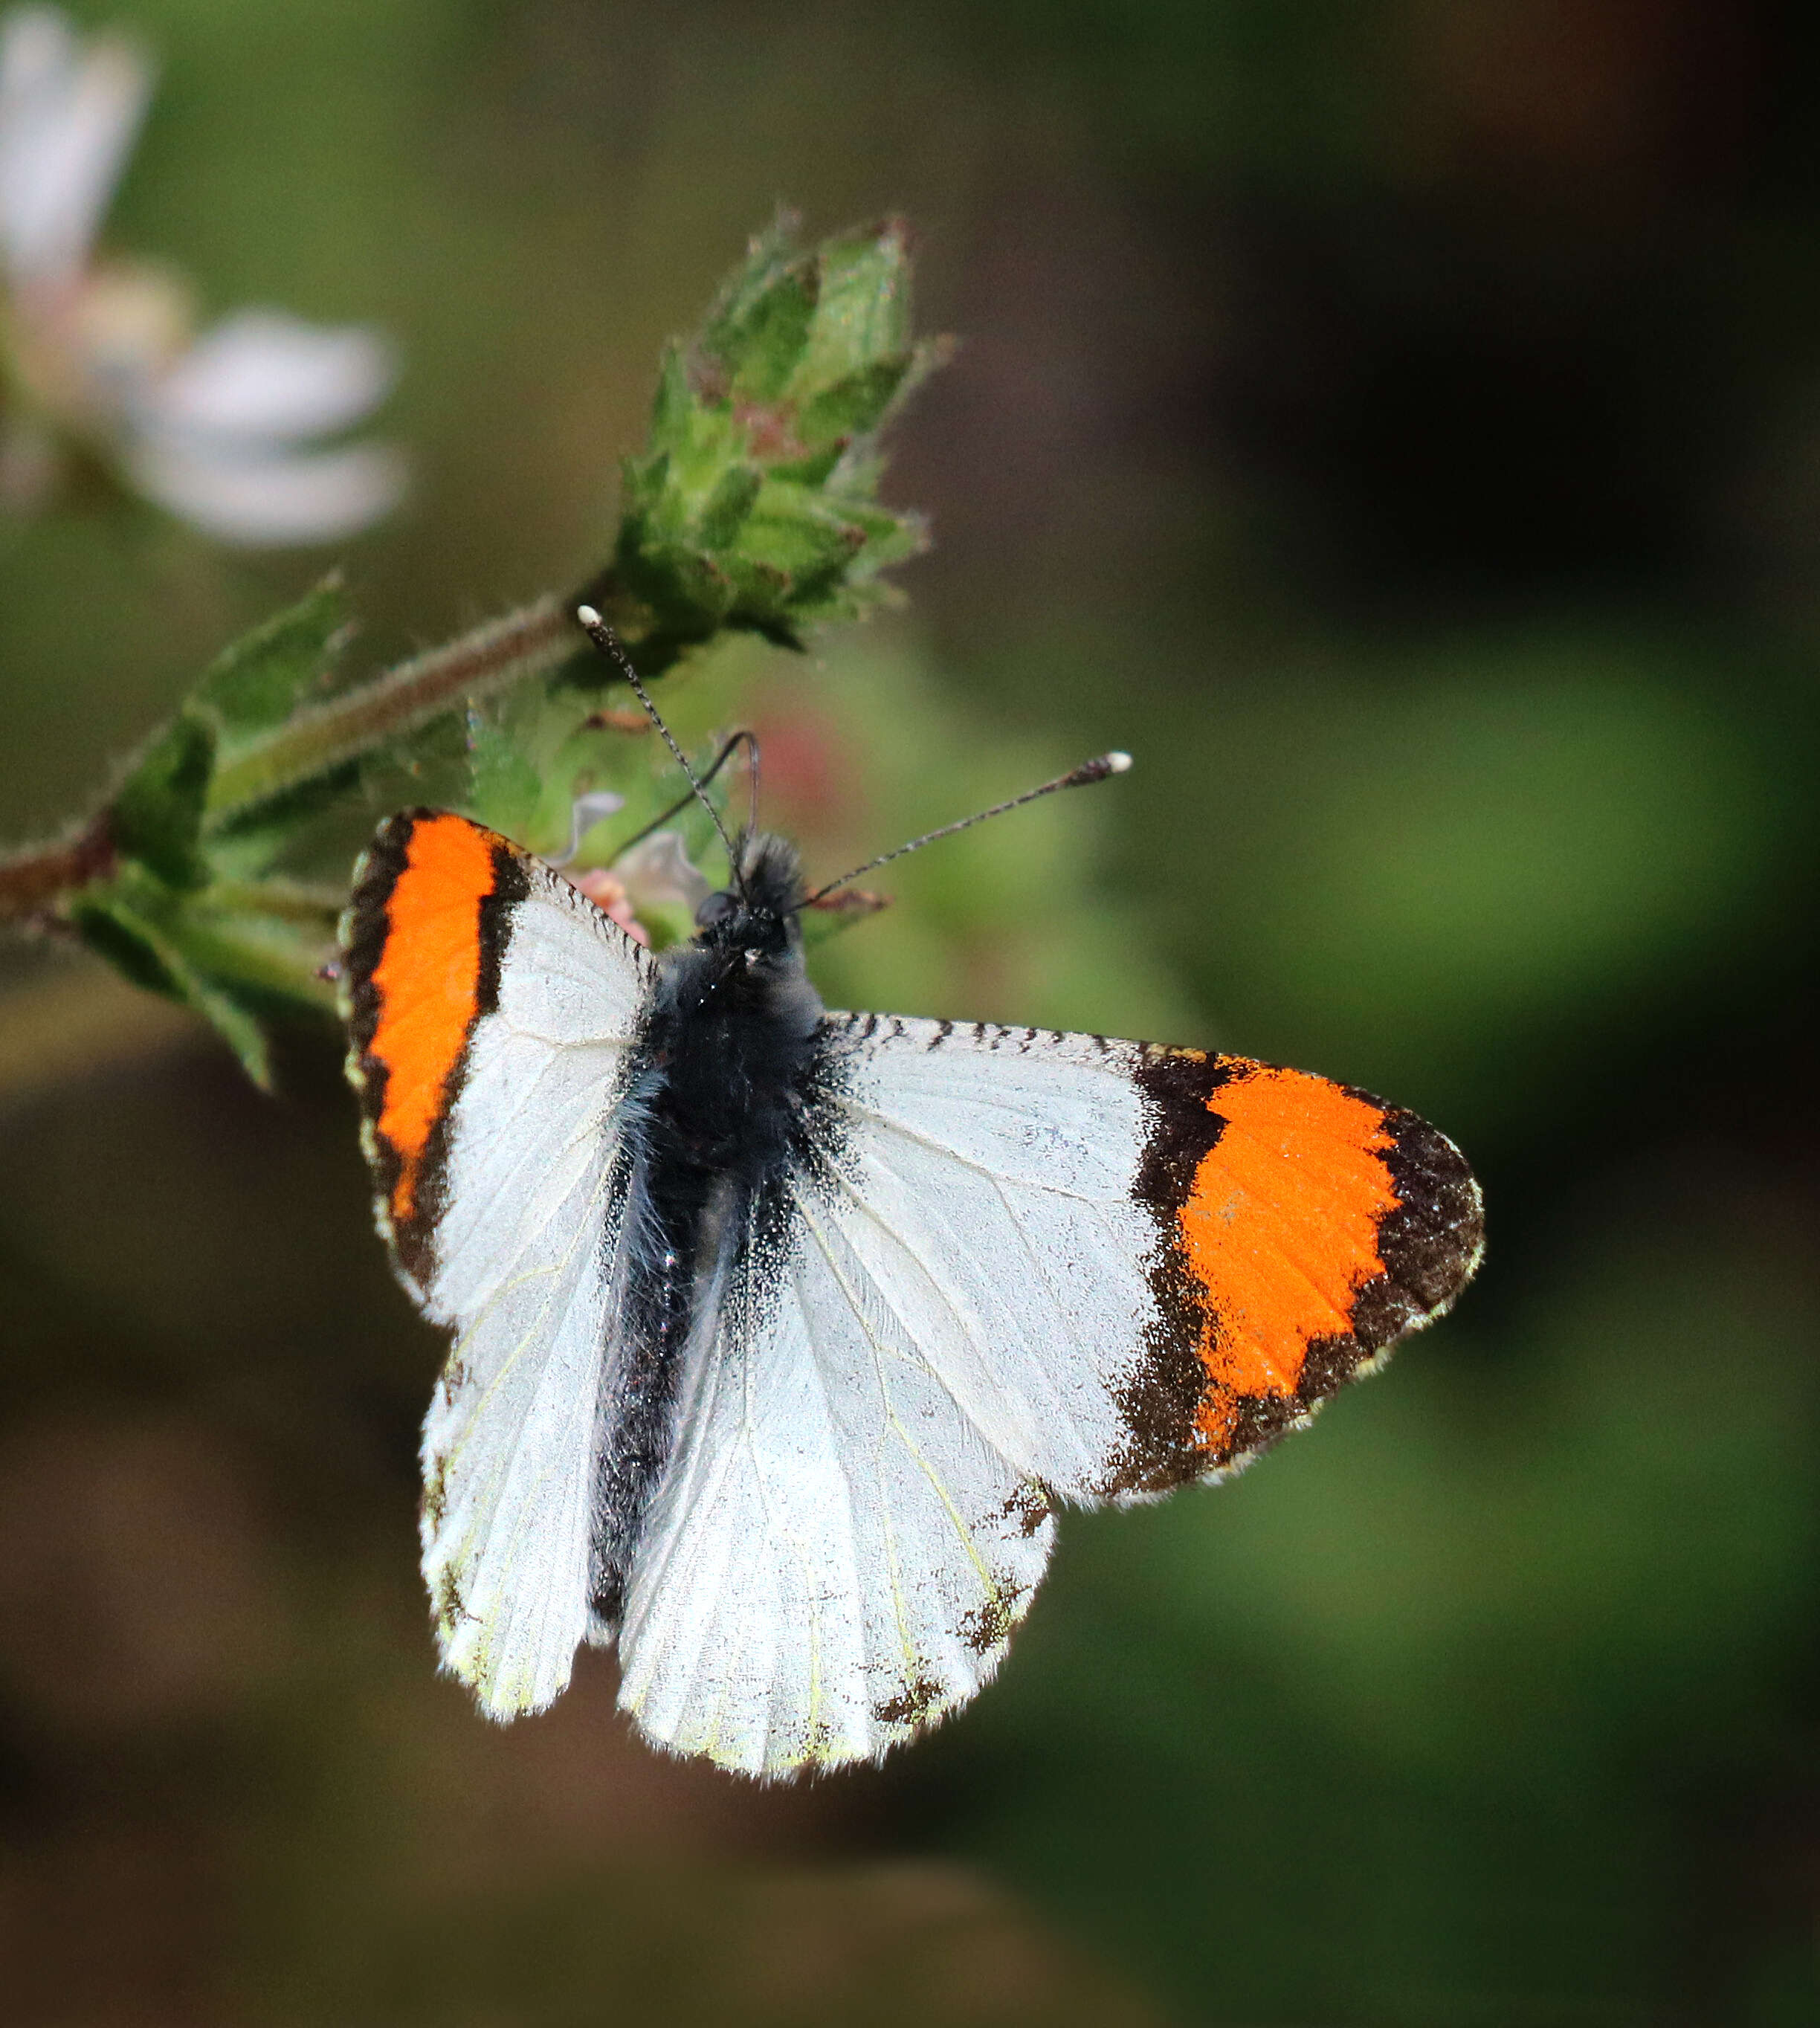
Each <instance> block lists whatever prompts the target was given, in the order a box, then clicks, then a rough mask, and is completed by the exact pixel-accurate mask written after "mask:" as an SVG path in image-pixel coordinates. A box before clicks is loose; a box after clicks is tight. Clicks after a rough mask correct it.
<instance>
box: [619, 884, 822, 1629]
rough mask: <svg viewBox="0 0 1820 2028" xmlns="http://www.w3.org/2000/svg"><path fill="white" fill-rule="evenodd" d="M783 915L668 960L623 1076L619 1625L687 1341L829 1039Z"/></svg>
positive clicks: (788, 1154)
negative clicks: (626, 1249) (627, 1235)
mask: <svg viewBox="0 0 1820 2028" xmlns="http://www.w3.org/2000/svg"><path fill="white" fill-rule="evenodd" d="M821 1014H822V1007H821V1002H820V1001H819V998H818V997H816V992H815V990H814V988H813V987H812V986H811V985H810V984H809V983H808V979H807V977H806V976H805V973H804V971H803V967H802V960H801V955H800V953H799V952H798V950H797V947H796V940H795V938H794V935H793V933H792V931H791V930H790V927H789V925H788V923H787V921H786V920H785V919H782V918H781V917H780V916H777V915H775V914H772V913H770V912H766V913H765V914H764V915H756V914H754V912H752V911H751V910H749V909H734V910H732V911H731V912H729V913H728V914H727V916H725V917H724V918H723V920H721V921H720V922H719V923H716V924H715V926H714V927H712V929H710V930H708V931H705V932H704V934H702V936H701V937H700V938H697V939H696V940H695V941H694V942H691V943H690V944H688V945H686V946H683V947H682V948H681V949H678V950H676V951H675V952H674V953H671V955H670V956H669V957H668V959H667V960H665V962H664V968H663V971H662V972H661V974H660V978H659V981H658V984H657V991H656V992H655V994H653V997H652V1002H651V1006H650V1010H649V1016H648V1018H647V1020H646V1023H645V1025H644V1029H643V1032H642V1034H641V1035H640V1037H639V1038H638V1042H637V1043H636V1045H635V1046H634V1051H633V1053H632V1060H631V1066H630V1082H631V1084H632V1085H633V1086H634V1087H635V1088H638V1089H640V1090H643V1091H646V1092H648V1094H649V1097H648V1099H647V1101H646V1111H645V1116H644V1118H643V1119H642V1123H641V1127H640V1129H639V1132H638V1138H637V1145H636V1149H635V1151H634V1153H632V1154H631V1156H630V1158H629V1161H628V1165H627V1177H626V1184H625V1186H626V1187H627V1190H629V1191H630V1192H631V1193H633V1194H634V1198H635V1201H636V1210H637V1214H638V1234H639V1237H638V1242H637V1245H636V1249H635V1251H634V1256H633V1259H632V1261H631V1271H630V1274H629V1277H628V1284H627V1293H626V1301H625V1306H624V1307H625V1314H624V1316H623V1319H622V1320H621V1329H620V1333H619V1336H620V1342H621V1343H622V1344H623V1347H624V1353H623V1357H622V1360H621V1364H620V1371H619V1373H618V1374H617V1375H614V1376H613V1377H612V1383H611V1385H610V1390H609V1397H608V1399H607V1401H606V1402H605V1406H604V1410H603V1417H602V1429H601V1467H600V1473H599V1477H598V1479H597V1494H596V1514H597V1521H596V1551H595V1575H594V1601H593V1603H594V1616H595V1619H596V1622H597V1626H598V1628H599V1630H601V1632H602V1633H605V1631H607V1630H610V1629H611V1628H612V1626H614V1625H616V1623H617V1620H618V1618H619V1615H620V1610H621V1606H622V1602H623V1594H624V1589H625V1582H626V1578H627V1572H628V1571H629V1570H630V1567H631V1559H632V1556H633V1553H634V1551H635V1549H637V1546H638V1538H639V1535H640V1532H641V1528H642V1523H643V1520H644V1517H645V1515H646V1512H647V1510H648V1508H649V1505H650V1502H651V1500H652V1497H653V1494H654V1493H655V1492H656V1490H657V1485H658V1483H659V1482H660V1479H661V1478H662V1475H663V1472H664V1467H665V1466H666V1465H667V1464H668V1461H669V1458H670V1455H671V1451H672V1450H673V1449H674V1448H675V1434H676V1422H677V1414H678V1407H679V1397H680V1391H681V1388H682V1380H683V1364H684V1356H685V1353H686V1348H687V1347H688V1345H690V1342H691V1340H692V1338H694V1337H695V1336H696V1335H697V1330H698V1327H701V1326H702V1325H703V1324H704V1323H706V1322H707V1321H708V1319H705V1318H704V1317H703V1316H701V1306H702V1305H703V1303H704V1302H705V1301H709V1300H712V1294H711V1292H712V1291H713V1290H716V1289H717V1288H718V1287H719V1286H723V1283H724V1281H725V1270H726V1268H727V1267H728V1266H730V1265H731V1262H732V1260H733V1259H734V1257H735V1256H737V1253H738V1249H740V1247H741V1246H742V1245H745V1243H747V1235H749V1234H750V1233H751V1232H752V1231H753V1230H754V1228H755V1224H756V1223H767V1224H768V1223H770V1221H769V1220H768V1219H765V1220H755V1216H754V1213H755V1208H756V1207H757V1206H758V1205H760V1201H761V1200H762V1201H764V1202H765V1203H768V1204H769V1203H774V1202H775V1201H778V1200H779V1197H780V1190H779V1185H780V1184H781V1182H782V1179H783V1178H784V1176H785V1175H786V1174H787V1173H788V1172H789V1171H790V1168H792V1166H793V1165H794V1164H797V1163H798V1162H800V1161H801V1160H803V1159H804V1158H805V1152H806V1151H805V1143H804V1131H803V1121H804V1119H805V1114H806V1107H805V1099H806V1097H807V1095H808V1092H809V1091H810V1090H811V1089H812V1087H813V1086H814V1085H815V1083H816V1081H817V1077H818V1065H819V1057H820V1054H821V1053H822V1052H823V1049H824V1048H825V1046H826V1044H825V1040H824V1037H823V1024H822V1020H821Z"/></svg>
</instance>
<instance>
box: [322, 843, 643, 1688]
mask: <svg viewBox="0 0 1820 2028" xmlns="http://www.w3.org/2000/svg"><path fill="white" fill-rule="evenodd" d="M476 841H479V842H482V844H481V846H480V848H479V849H477V848H476ZM488 869H490V873H491V877H492V879H493V883H494V884H493V886H492V887H491V889H490V890H484V891H482V890H481V883H482V882H483V879H486V875H487V870H488ZM457 875H458V876H459V877H457ZM438 876H440V878H439V884H438ZM413 883H415V885H413ZM430 907H434V908H435V909H438V910H446V911H447V912H450V913H451V914H452V915H453V914H457V913H458V912H460V911H461V910H462V909H472V910H473V911H474V912H475V920H476V924H477V934H475V936H474V937H473V938H472V939H469V940H467V941H464V940H463V939H462V938H461V937H460V936H457V935H456V934H453V933H451V934H449V935H448V936H446V937H442V938H439V936H438V923H437V922H435V921H432V922H430V923H426V922H425V920H424V909H426V908H430ZM400 922H405V923H408V924H409V930H410V934H411V946H410V954H411V956H412V958H413V960H416V959H417V957H418V954H419V953H424V952H432V953H439V954H440V953H444V952H445V951H450V952H457V953H463V954H466V953H472V954H473V955H474V958H475V963H476V964H478V966H479V971H480V973H481V974H483V975H484V977H483V978H482V977H477V978H476V979H475V980H473V981H471V982H470V981H467V980H465V979H464V977H463V976H462V975H461V971H460V968H459V965H457V964H455V963H454V962H453V960H451V962H450V964H449V968H448V969H449V976H448V977H444V976H441V975H434V976H432V975H427V974H429V973H430V972H431V971H433V970H434V968H429V967H427V966H424V965H423V964H421V963H414V964H413V965H412V968H409V969H406V968H403V967H401V965H398V964H394V965H391V966H388V964H387V960H386V957H385V954H384V953H385V950H386V948H387V942H388V941H389V938H390V930H391V928H392V927H393V926H394V924H395V923H400ZM456 927H457V928H458V927H460V926H459V924H457V925H456ZM363 930H364V931H365V932H366V934H364V936H363ZM346 942H347V944H348V947H349V959H348V962H349V965H350V971H351V972H352V975H353V976H352V979H351V981H350V989H351V990H350V997H351V998H352V1000H353V1003H354V1012H353V1016H352V1017H351V1018H352V1020H353V1029H354V1036H355V1042H356V1058H355V1060H356V1063H357V1065H358V1066H359V1067H360V1068H358V1069H357V1082H358V1083H361V1086H362V1087H363V1091H364V1094H365V1095H366V1096H367V1097H368V1112H369V1119H368V1129H369V1149H370V1151H371V1152H372V1153H374V1157H375V1167H376V1168H378V1169H379V1172H380V1175H381V1178H382V1182H383V1181H384V1179H386V1177H387V1174H388V1168H387V1156H388V1153H389V1152H395V1151H389V1150H388V1148H387V1122H388V1119H390V1120H391V1121H393V1122H394V1131H400V1130H399V1129H398V1128H397V1127H396V1125H395V1123H396V1122H397V1121H398V1119H399V1118H400V1117H401V1116H402V1112H403V1111H404V1110H405V1109H408V1107H409V1101H410V1099H411V1097H412V1094H411V1092H410V1091H409V1090H408V1089H405V1090H400V1089H399V1080H400V1079H401V1076H407V1075H416V1074H417V1066H418V1064H419V1060H420V1059H419V1054H414V1053H413V1049H416V1047H417V1045H418V1044H419V1042H420V1038H421V1037H422V1036H423V1035H424V1034H425V1033H426V1032H428V1031H433V1028H434V1024H435V1023H436V1022H437V1021H438V1020H442V1021H445V1022H446V1021H447V1020H449V1018H450V1016H449V1011H448V1003H449V1001H450V998H451V995H453V999H454V1001H456V1002H457V1003H459V1002H460V1001H461V995H462V994H464V993H466V994H467V995H468V1000H469V1001H471V1002H472V1013H471V1014H470V1016H469V1017H468V1026H467V1028H466V1031H465V1036H464V1039H463V1038H457V1042H459V1049H460V1053H459V1055H458V1057H456V1058H455V1060H454V1063H453V1070H452V1072H451V1074H450V1077H449V1082H448V1085H447V1086H446V1090H449V1091H452V1092H453V1105H452V1106H451V1107H450V1108H449V1111H448V1116H447V1121H446V1129H445V1130H443V1131H442V1134H441V1135H440V1137H439V1138H438V1139H437V1140H436V1141H435V1142H431V1143H430V1144H429V1145H427V1147H426V1148H425V1149H424V1150H423V1151H422V1153H421V1156H420V1174H419V1175H418V1177H417V1179H416V1191H415V1202H414V1204H413V1205H412V1216H409V1218H405V1219H401V1217H400V1216H398V1201H397V1197H396V1193H395V1192H394V1196H393V1197H391V1198H387V1197H382V1200H381V1216H382V1223H383V1224H385V1225H386V1226H387V1229H388V1231H389V1233H390V1236H391V1237H392V1238H393V1239H394V1243H395V1244H396V1245H397V1246H398V1252H399V1257H400V1264H401V1268H402V1270H403V1271H404V1272H405V1276H406V1279H407V1280H408V1281H409V1282H410V1283H411V1285H412V1287H413V1290H414V1292H415V1293H416V1294H417V1295H418V1297H419V1300H420V1301H421V1303H422V1305H423V1307H424V1310H425V1312H426V1313H427V1315H428V1316H431V1318H432V1319H435V1321H437V1322H438V1323H442V1324H444V1325H446V1326H447V1327H449V1328H450V1329H451V1330H452V1331H453V1334H454V1336H453V1345H452V1347H451V1349H450V1353H449V1360H448V1363H447V1364H446V1367H444V1370H443V1373H442V1379H441V1381H440V1382H439V1383H438V1386H437V1389H436V1391H435V1395H434V1397H433V1398H432V1401H431V1407H430V1411H429V1414H428V1416H427V1419H426V1420H425V1423H424V1438H423V1467H424V1505H423V1513H422V1538H423V1567H424V1578H425V1581H426V1582H427V1585H428V1586H429V1589H430V1595H431V1601H432V1608H433V1612H434V1616H435V1626H436V1634H437V1640H438V1645H439V1648H440V1650H441V1653H442V1661H443V1664H444V1666H445V1667H446V1668H447V1669H449V1671H451V1672H452V1673H453V1675H457V1676H459V1677H460V1678H462V1680H463V1681H464V1682H467V1683H468V1685H469V1686H471V1687H472V1689H473V1690H474V1692H475V1696H476V1697H477V1698H478V1699H479V1702H480V1704H481V1705H482V1708H483V1709H484V1710H486V1712H488V1713H489V1714H490V1715H492V1716H493V1717H495V1718H500V1719H505V1718H510V1717H512V1716H514V1715H517V1714H518V1713H520V1712H530V1711H537V1710H540V1709H542V1708H543V1706H545V1705H546V1704H549V1702H550V1701H551V1700H552V1699H553V1698H554V1697H556V1696H557V1693H559V1692H560V1690H561V1689H563V1687H564V1685H565V1684H566V1683H567V1682H568V1678H569V1673H570V1669H571V1666H572V1658H573V1656H574V1652H575V1648H576V1646H577V1645H578V1644H579V1642H580V1641H582V1640H583V1638H585V1636H586V1632H587V1626H588V1612H589V1593H590V1545H591V1540H592V1533H593V1527H594V1486H595V1475H596V1467H597V1449H598V1436H597V1421H598V1404H599V1403H600V1401H601V1394H602V1390H603V1386H604V1385H605V1379H606V1375H607V1374H608V1372H609V1367H610V1365H611V1362H612V1358H613V1355H614V1330H613V1327H614V1323H615V1320H616V1319H617V1317H618V1316H619V1315H620V1312H621V1309H622V1307H623V1302H622V1290H623V1281H624V1275H625V1267H626V1264H627V1251H628V1242H629V1237H630V1235H629V1234H628V1233H627V1230H626V1224H627V1221H626V1216H625V1206H626V1202H627V1190H626V1174H627V1160H626V1144H625V1138H624V1134H623V1127H624V1125H625V1123H626V1114H625V1112H624V1111H623V1097H624V1094H623V1090H622V1089H621V1086H622V1077H621V1073H622V1071H623V1066H624V1062H625V1057H626V1053H627V1045H628V1043H629V1042H630V1041H631V1038H632V1035H633V1032H634V1026H635V1022H636V1016H637V1013H638V1008H639V1007H640V1005H641V1004H642V1001H643V998H644V997H645V995H646V992H647V991H648V990H649V960H647V959H646V956H645V953H643V952H642V950H641V949H639V948H638V946H637V945H635V944H634V943H633V942H632V941H631V939H630V938H627V936H626V935H625V934H624V933H623V931H621V930H620V928H619V927H618V926H617V925H616V923H612V922H610V921H609V920H608V919H607V918H606V917H605V916H604V915H603V914H602V913H601V911H600V910H598V909H596V908H595V907H594V905H593V904H592V903H591V902H590V901H587V900H586V899H585V898H584V897H583V896H582V895H580V894H577V893H576V892H575V890H574V889H573V888H572V886H570V885H569V884H568V882H567V881H565V880H564V879H561V878H560V875H557V874H554V873H553V872H550V871H549V868H546V867H545V866H543V865H542V864H540V863H539V862H538V861H537V860H533V859H531V858H529V857H527V856H526V855H525V854H523V853H520V852H519V851H518V850H517V849H516V848H515V847H513V846H510V845H509V844H508V843H507V842H506V841H505V840H504V839H502V838H495V837H494V835H493V834H491V833H489V832H485V831H481V830H480V829H479V827H478V826H475V825H471V824H468V823H465V822H464V820H461V819H460V818H455V817H449V816H437V817H423V818H411V817H405V818H400V819H395V820H393V821H392V823H390V824H389V825H388V826H387V827H386V828H385V829H384V830H383V831H382V832H381V833H380V835H379V840H378V841H377V842H376V843H375V848H374V849H373V852H372V853H371V854H370V855H369V859H368V870H367V872H366V873H365V874H364V876H363V878H362V879H361V882H360V883H359V885H358V886H357V891H356V895H355V899H354V903H353V909H352V910H351V912H350V929H349V933H348V935H347V938H346ZM462 961H463V962H465V961H466V957H465V955H464V957H463V959H462ZM419 972H424V973H425V974H426V975H425V976H424V977H422V978H421V979H420V977H419V976H418V973H419ZM363 987H364V989H365V990H364V1001H365V1003H367V1006H368V1018H367V1019H366V1020H365V1021H364V1024H363V1021H362V1019H361V1008H362V1005H363V1000H362V989H363ZM458 1011H459V1006H458V1005H457V1012H458ZM388 1048H389V1050H390V1057H391V1059H392V1060H391V1061H390V1062H388V1061H387V1054H388ZM388 1090H389V1092H390V1098H391V1100H392V1101H393V1104H392V1108H391V1109H390V1112H388V1111H387V1109H386V1105H385V1101H386V1098H387V1093H388ZM431 1096H432V1097H434V1096H435V1094H431ZM395 1166H396V1165H395V1164H394V1167H395Z"/></svg>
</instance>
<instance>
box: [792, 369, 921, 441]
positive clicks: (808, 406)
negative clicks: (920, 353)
mask: <svg viewBox="0 0 1820 2028" xmlns="http://www.w3.org/2000/svg"><path fill="white" fill-rule="evenodd" d="M913 361H914V355H913V354H912V353H908V352H904V353H899V354H898V355H897V357H896V358H894V359H879V360H875V361H873V362H872V364H871V365H869V366H862V367H860V368H859V369H858V370H857V371H856V372H853V373H849V375H848V376H846V378H845V379H842V380H837V381H836V382H835V383H834V385H833V386H832V387H826V388H823V390H822V391H821V393H819V394H817V395H816V396H814V397H813V398H812V399H811V400H809V401H807V402H804V403H803V405H802V406H801V408H800V409H797V436H798V437H799V438H801V440H802V442H804V443H805V444H812V445H823V444H830V443H834V442H841V443H843V444H844V443H845V442H846V441H847V440H848V439H849V438H852V437H856V436H860V435H864V434H865V433H866V432H867V431H871V430H875V429H876V428H877V427H879V424H880V423H882V421H883V420H884V419H885V416H886V413H887V412H888V411H889V410H890V407H891V404H892V402H893V401H894V400H895V398H896V397H897V390H898V389H899V388H900V387H902V386H903V384H904V379H905V377H906V376H908V373H909V372H910V368H911V366H912V364H913Z"/></svg>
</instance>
